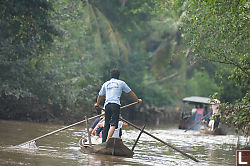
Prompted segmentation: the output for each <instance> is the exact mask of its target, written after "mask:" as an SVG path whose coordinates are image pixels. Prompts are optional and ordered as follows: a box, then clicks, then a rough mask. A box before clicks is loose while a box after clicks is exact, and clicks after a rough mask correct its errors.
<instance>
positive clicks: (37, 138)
mask: <svg viewBox="0 0 250 166" xmlns="http://www.w3.org/2000/svg"><path fill="white" fill-rule="evenodd" d="M102 115H104V114H100V115H96V116H93V117H91V118H88V119H85V120H82V121H79V122H76V123H74V124H71V125H68V126H65V127H63V128H60V129H58V130H55V131H52V132H50V133H47V134H44V135H42V136H39V137H36V138H34V139H32V140H30V141H27V142H24V143H22V144H19V145H17V146H23V145H25V144H28V143H30V142H34V141H36V140H39V139H41V138H44V137H47V136H49V135H52V134H55V133H58V132H60V131H63V130H66V129H68V128H71V127H73V126H76V125H78V124H81V123H84V122H86V121H88V120H92V119H95V118H98V117H101V116H102Z"/></svg>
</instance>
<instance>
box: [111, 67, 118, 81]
mask: <svg viewBox="0 0 250 166" xmlns="http://www.w3.org/2000/svg"><path fill="white" fill-rule="evenodd" d="M119 76H120V71H119V70H118V69H111V70H110V77H111V78H116V79H119Z"/></svg>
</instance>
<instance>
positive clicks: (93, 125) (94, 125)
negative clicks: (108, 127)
mask: <svg viewBox="0 0 250 166" xmlns="http://www.w3.org/2000/svg"><path fill="white" fill-rule="evenodd" d="M103 113H105V110H104V109H102V110H101V114H103ZM102 119H104V115H103V116H101V117H100V118H96V119H95V121H94V122H93V124H92V126H91V127H90V128H89V132H90V133H91V134H93V135H96V133H94V132H93V130H94V128H95V127H96V126H97V124H98V123H99V122H100V121H101V120H102ZM96 130H97V131H99V130H101V129H98V128H97V129H96Z"/></svg>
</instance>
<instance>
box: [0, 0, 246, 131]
mask: <svg viewBox="0 0 250 166" xmlns="http://www.w3.org/2000/svg"><path fill="white" fill-rule="evenodd" d="M227 3H229V4H227ZM230 3H233V4H230ZM0 5H1V6H0V9H1V10H0V29H1V31H0V82H1V84H0V95H1V100H0V101H5V102H2V103H1V106H2V107H0V113H1V112H5V113H6V112H8V114H9V115H13V114H15V112H18V111H17V110H18V109H21V107H22V104H23V103H26V105H32V103H38V105H39V104H40V105H42V107H44V105H46V108H48V109H47V113H48V115H49V116H50V118H58V119H60V120H62V121H64V122H68V121H75V120H79V119H82V118H83V116H84V115H86V114H88V115H89V114H93V111H92V110H93V104H94V102H95V100H96V95H97V93H98V90H99V89H100V87H101V84H102V83H103V82H104V81H106V80H108V79H109V70H110V69H111V68H119V69H120V70H121V79H122V80H125V81H126V82H127V84H128V85H129V86H130V87H131V88H132V89H133V91H135V92H136V94H137V95H138V96H139V97H141V98H142V99H143V101H144V103H145V104H148V105H155V106H162V105H164V106H172V105H179V103H180V101H181V99H182V98H183V97H186V96H193V95H197V96H204V97H209V96H210V95H212V94H214V93H215V92H218V94H219V95H220V98H221V100H222V101H225V102H230V103H234V102H235V101H236V100H238V101H239V102H238V103H239V104H240V103H246V105H247V104H248V105H249V96H247V91H249V87H248V86H249V57H248V54H247V44H248V40H249V36H248V29H247V26H248V24H247V19H248V13H247V8H248V6H247V2H245V1H239V3H238V4H237V3H236V2H224V1H223V2H221V1H218V2H217V1H213V2H212V1H208V2H207V1H204V2H196V1H184V0H177V1H173V0H170V1H167V2H166V1H164V0H140V1H138V0H137V1H136V0H133V1H128V0H120V1H117V0H102V1H99V0H62V1H57V0H54V1H47V0H39V1H34V0H8V1H7V0H3V1H1V2H0ZM225 6H226V7H225ZM231 6H232V7H231ZM207 60H209V61H207ZM215 62H219V63H215ZM226 64H230V65H231V66H230V68H229V67H228V66H226ZM228 77H230V79H231V80H233V81H229V80H228ZM235 83H237V85H236V84H235ZM228 92H230V93H232V94H229V93H228ZM244 96H245V97H244ZM8 97H13V98H11V100H9V98H8ZM243 97H244V102H243V100H242V101H241V99H242V98H243ZM7 98H8V100H7ZM130 100H132V99H131V98H130V97H128V96H127V95H124V96H123V97H122V104H125V103H129V102H132V101H130ZM6 101H7V102H6ZM17 101H18V102H17ZM27 101H29V102H27ZM14 102H15V103H19V104H16V105H17V107H18V108H16V107H15V108H13V107H11V106H12V105H13V103H14ZM3 105H4V106H3ZM25 108H27V107H25ZM227 108H229V107H227ZM241 108H245V107H241ZM21 110H22V111H23V112H25V111H26V112H27V113H24V114H22V115H21V116H26V115H27V114H29V115H30V113H32V112H35V111H34V110H28V109H21ZM39 110H40V109H39ZM39 110H38V111H39ZM229 110H231V109H229ZM245 110H246V109H245ZM248 110H249V109H248ZM248 110H247V111H248ZM16 114H17V113H16ZM5 115H6V114H4V116H5ZM241 115H244V116H245V113H243V114H241ZM244 116H243V117H244ZM13 117H14V116H13ZM13 117H12V118H13ZM15 117H16V116H15ZM1 118H5V117H1ZM10 118H11V117H10ZM226 118H229V119H230V117H226ZM20 119H25V118H20ZM241 122H243V124H244V125H245V124H247V120H245V119H244V120H241ZM244 125H243V126H244ZM241 127H242V125H241Z"/></svg>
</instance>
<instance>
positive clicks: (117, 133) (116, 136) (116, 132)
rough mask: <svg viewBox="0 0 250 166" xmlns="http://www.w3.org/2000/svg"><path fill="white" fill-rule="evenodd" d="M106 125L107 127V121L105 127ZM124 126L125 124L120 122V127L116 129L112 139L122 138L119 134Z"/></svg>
mask: <svg viewBox="0 0 250 166" xmlns="http://www.w3.org/2000/svg"><path fill="white" fill-rule="evenodd" d="M104 125H105V121H103V126H104ZM122 125H123V122H122V121H119V122H118V127H117V129H115V131H114V134H113V136H112V138H120V136H119V134H120V129H121V128H122Z"/></svg>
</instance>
